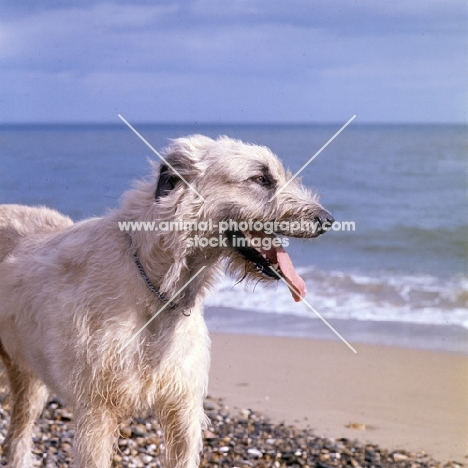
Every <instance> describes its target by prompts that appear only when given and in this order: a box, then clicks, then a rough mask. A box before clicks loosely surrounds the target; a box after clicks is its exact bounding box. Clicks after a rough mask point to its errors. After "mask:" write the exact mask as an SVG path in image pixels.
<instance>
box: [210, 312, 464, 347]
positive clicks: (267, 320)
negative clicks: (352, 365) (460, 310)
mask: <svg viewBox="0 0 468 468" xmlns="http://www.w3.org/2000/svg"><path fill="white" fill-rule="evenodd" d="M205 321H206V323H207V325H208V329H209V330H210V332H212V333H226V334H235V335H256V336H283V337H291V338H309V339H313V340H320V341H336V342H339V341H340V340H339V338H338V337H337V336H336V335H335V334H334V333H333V332H332V331H331V330H330V329H329V328H328V327H327V326H326V325H325V324H324V323H323V322H322V321H321V320H320V319H318V318H309V317H300V316H297V315H293V314H279V313H271V314H269V313H264V312H255V311H252V310H243V309H236V308H234V307H211V306H208V307H205ZM327 321H328V322H329V323H330V325H332V326H333V327H334V328H335V329H336V330H337V331H338V332H339V333H340V334H341V335H342V336H343V337H344V338H345V339H346V340H347V341H350V342H353V343H363V344H371V345H372V344H376V345H383V346H390V347H396V348H407V349H421V350H427V351H436V352H444V353H451V354H462V355H466V356H468V330H466V329H464V328H462V327H458V326H453V325H426V324H418V323H409V322H408V323H407V322H384V321H382V322H376V321H361V320H352V319H347V320H343V319H339V320H338V319H327Z"/></svg>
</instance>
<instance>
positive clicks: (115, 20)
mask: <svg viewBox="0 0 468 468" xmlns="http://www.w3.org/2000/svg"><path fill="white" fill-rule="evenodd" d="M44 4H45V2H43V3H42V4H40V2H31V3H30V2H13V1H11V0H7V1H6V5H5V12H6V13H5V15H4V16H3V19H2V20H1V22H0V64H1V70H2V71H1V72H0V84H1V88H2V90H0V100H1V102H2V103H3V105H2V106H0V120H3V121H6V120H8V119H9V118H11V116H12V115H15V116H16V117H15V118H16V119H26V118H28V116H29V118H31V119H36V118H38V117H39V116H38V113H39V114H40V112H38V110H37V106H40V108H41V109H42V112H44V111H46V112H49V113H50V114H52V115H54V116H55V118H56V119H58V120H61V119H65V120H66V119H68V120H73V119H78V120H83V119H86V118H87V116H89V115H90V114H91V115H92V116H93V118H94V119H98V120H99V119H100V118H102V117H103V116H104V115H107V113H108V112H110V110H109V109H110V108H115V107H118V105H119V103H122V102H127V101H128V102H129V104H128V105H129V106H130V107H131V108H132V109H135V114H139V115H140V118H141V119H144V118H146V116H147V115H148V114H149V112H148V109H147V108H146V107H145V105H147V104H148V102H152V103H153V104H154V107H160V108H164V107H165V106H167V107H168V108H169V109H170V111H168V112H167V114H169V115H170V119H171V120H174V119H175V120H186V119H192V118H194V116H195V117H196V115H197V113H198V115H199V116H200V118H201V119H208V120H217V119H218V118H224V119H226V120H229V119H231V120H233V119H234V120H236V119H251V120H252V119H260V120H284V118H285V117H286V118H288V119H291V118H293V116H295V118H296V119H297V120H301V119H305V120H308V119H310V118H311V112H310V106H311V105H312V106H313V107H314V108H320V109H324V111H323V113H322V115H318V116H317V118H318V119H320V118H325V117H327V118H331V119H340V118H341V117H339V116H341V113H342V112H341V108H340V106H344V107H347V105H346V104H343V102H349V103H351V102H353V103H354V102H355V101H356V104H355V105H357V101H358V98H359V97H360V98H361V101H365V102H368V101H367V96H368V94H369V93H372V94H375V96H374V97H373V102H374V103H375V105H376V106H377V107H376V108H375V109H373V108H372V105H371V104H370V105H369V106H367V107H366V106H364V107H365V110H364V111H363V112H364V115H365V116H366V115H367V118H369V119H378V118H379V108H380V109H383V108H385V105H386V104H388V102H387V101H388V97H387V98H386V97H385V93H386V94H387V96H388V95H389V92H390V95H392V99H393V100H395V99H396V100H397V101H399V100H401V107H400V108H398V109H397V110H395V112H394V113H393V114H392V115H390V116H388V114H384V113H382V115H381V116H380V118H381V119H384V118H385V116H387V117H390V118H391V119H400V120H405V118H408V117H405V113H406V115H407V116H410V115H411V118H416V117H415V115H414V108H412V107H414V106H412V104H411V101H412V100H414V102H423V101H424V99H425V98H430V97H431V96H434V95H443V96H445V97H446V98H447V102H446V105H445V106H444V104H443V102H442V103H438V105H442V108H440V109H439V108H438V109H436V108H435V107H434V108H433V109H432V112H430V114H433V117H432V116H431V115H429V116H427V108H426V107H427V106H425V113H423V112H421V113H420V117H419V120H421V119H423V118H435V116H436V114H437V115H439V117H440V116H444V118H445V119H448V118H450V115H452V114H451V113H452V112H454V114H453V116H452V120H453V119H454V120H457V119H458V120H460V118H463V116H464V115H466V114H464V111H463V110H462V104H463V101H462V100H461V99H464V98H466V93H464V90H465V88H464V86H465V85H464V81H463V76H464V74H465V75H466V58H465V56H464V47H465V46H466V35H465V34H466V33H465V30H464V24H463V23H464V7H463V2H462V1H461V0H460V1H458V0H452V1H447V2H444V3H443V4H442V3H441V2H438V1H435V0H429V1H424V2H423V1H414V2H406V1H402V0H397V1H395V2H392V3H391V4H390V3H387V2H373V1H363V0H360V1H357V2H349V1H348V0H336V1H334V2H332V3H330V2H327V3H326V2H319V1H311V0H294V1H291V2H283V1H276V0H231V1H230V2H220V1H219V0H193V1H189V0H183V1H136V2H132V3H130V2H126V1H114V2H104V3H103V2H98V1H95V2H94V1H85V2H80V3H79V4H74V6H68V5H67V4H64V3H63V2H58V1H51V2H47V4H45V5H46V6H44ZM76 5H79V6H76ZM239 87H242V89H240V88H239ZM449 88H451V89H452V90H453V96H451V95H450V93H449V92H448V89H449ZM379 89H380V91H381V96H380V97H378V96H377V94H378V91H379ZM25 90H27V93H25ZM374 90H375V91H374ZM410 91H412V92H413V93H414V96H413V98H412V97H411V92H410ZM351 93H352V94H353V95H354V96H353V99H350V98H348V97H347V96H349V95H350V94H351ZM301 94H302V97H301V96H300V95H301ZM144 95H146V96H149V97H147V98H146V101H145V98H144ZM220 100H221V101H220ZM405 100H408V102H407V103H406V104H405V102H403V101H405ZM130 101H133V103H134V105H131V104H130ZM455 101H457V102H459V103H461V104H460V105H459V106H458V107H457V104H456V102H455ZM15 103H16V105H15ZM64 103H67V106H64V105H63V104H64ZM327 103H328V106H327ZM86 104H88V105H89V107H93V106H94V107H93V108H94V111H93V112H91V113H89V112H88V113H85V112H84V108H86ZM138 106H139V109H140V110H139V111H137V108H138ZM67 107H68V110H67ZM389 107H393V108H394V107H395V106H393V105H392V106H389ZM28 108H29V111H28ZM1 109H3V110H1ZM223 109H224V111H223ZM262 109H263V110H262ZM380 112H382V111H381V110H380ZM40 115H43V114H40ZM209 115H211V116H212V118H211V119H209ZM233 116H234V118H233ZM333 116H334V117H333ZM162 117H163V115H162ZM43 118H44V117H43ZM108 118H109V117H108ZM49 119H50V116H49ZM157 120H158V119H157Z"/></svg>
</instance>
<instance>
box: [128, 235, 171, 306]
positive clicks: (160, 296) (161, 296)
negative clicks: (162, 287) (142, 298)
mask: <svg viewBox="0 0 468 468" xmlns="http://www.w3.org/2000/svg"><path fill="white" fill-rule="evenodd" d="M128 237H129V239H130V247H132V244H133V242H132V236H130V235H129V236H128ZM132 255H133V260H134V262H135V265H136V267H137V268H138V271H139V272H140V275H141V277H142V278H143V279H144V280H145V283H146V286H148V289H149V290H150V291H151V292H152V293H153V294H154V295H155V296H156V297H157V298H158V299H159V300H160V301H161V302H164V304H167V305H168V307H170V308H171V309H175V308H176V307H177V304H174V303H173V302H169V299H167V298H166V297H165V296H164V294H162V293H161V292H159V291H158V290H157V289H156V288H155V287H154V285H153V283H152V282H151V280H150V279H149V278H148V275H147V274H146V271H145V269H144V268H143V265H142V264H141V262H140V259H139V258H138V255H137V253H136V252H135V251H133V252H132Z"/></svg>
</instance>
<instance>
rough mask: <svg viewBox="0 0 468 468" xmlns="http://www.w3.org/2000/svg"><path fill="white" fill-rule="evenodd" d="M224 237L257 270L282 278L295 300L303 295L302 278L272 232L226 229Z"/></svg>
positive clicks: (266, 274) (269, 275)
mask: <svg viewBox="0 0 468 468" xmlns="http://www.w3.org/2000/svg"><path fill="white" fill-rule="evenodd" d="M226 237H227V238H228V241H229V243H230V245H231V247H232V248H233V249H234V250H235V251H236V252H238V253H239V254H240V255H242V256H243V257H244V258H245V259H246V260H247V261H249V262H250V263H252V264H253V267H254V268H255V270H256V271H257V272H259V273H261V274H263V275H264V276H265V277H267V278H271V279H275V280H279V279H281V278H284V280H285V281H286V282H287V283H288V285H289V289H290V291H291V295H292V297H293V299H294V301H295V302H299V301H301V300H302V299H303V298H304V297H305V295H306V286H305V283H304V280H303V279H302V278H301V277H300V276H299V275H298V274H297V272H296V270H295V268H294V265H293V263H292V261H291V258H290V257H289V255H288V253H287V252H286V251H285V250H284V249H283V247H282V246H281V240H280V239H279V238H277V237H276V236H275V235H274V234H266V233H265V232H263V231H226ZM265 239H267V241H266V242H265Z"/></svg>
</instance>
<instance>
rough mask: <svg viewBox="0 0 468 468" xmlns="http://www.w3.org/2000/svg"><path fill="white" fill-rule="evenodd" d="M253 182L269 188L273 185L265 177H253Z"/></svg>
mask: <svg viewBox="0 0 468 468" xmlns="http://www.w3.org/2000/svg"><path fill="white" fill-rule="evenodd" d="M251 180H252V181H253V182H255V183H257V184H260V185H264V186H268V185H271V182H270V179H268V178H266V177H265V176H262V175H261V176H256V177H252V179H251Z"/></svg>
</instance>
